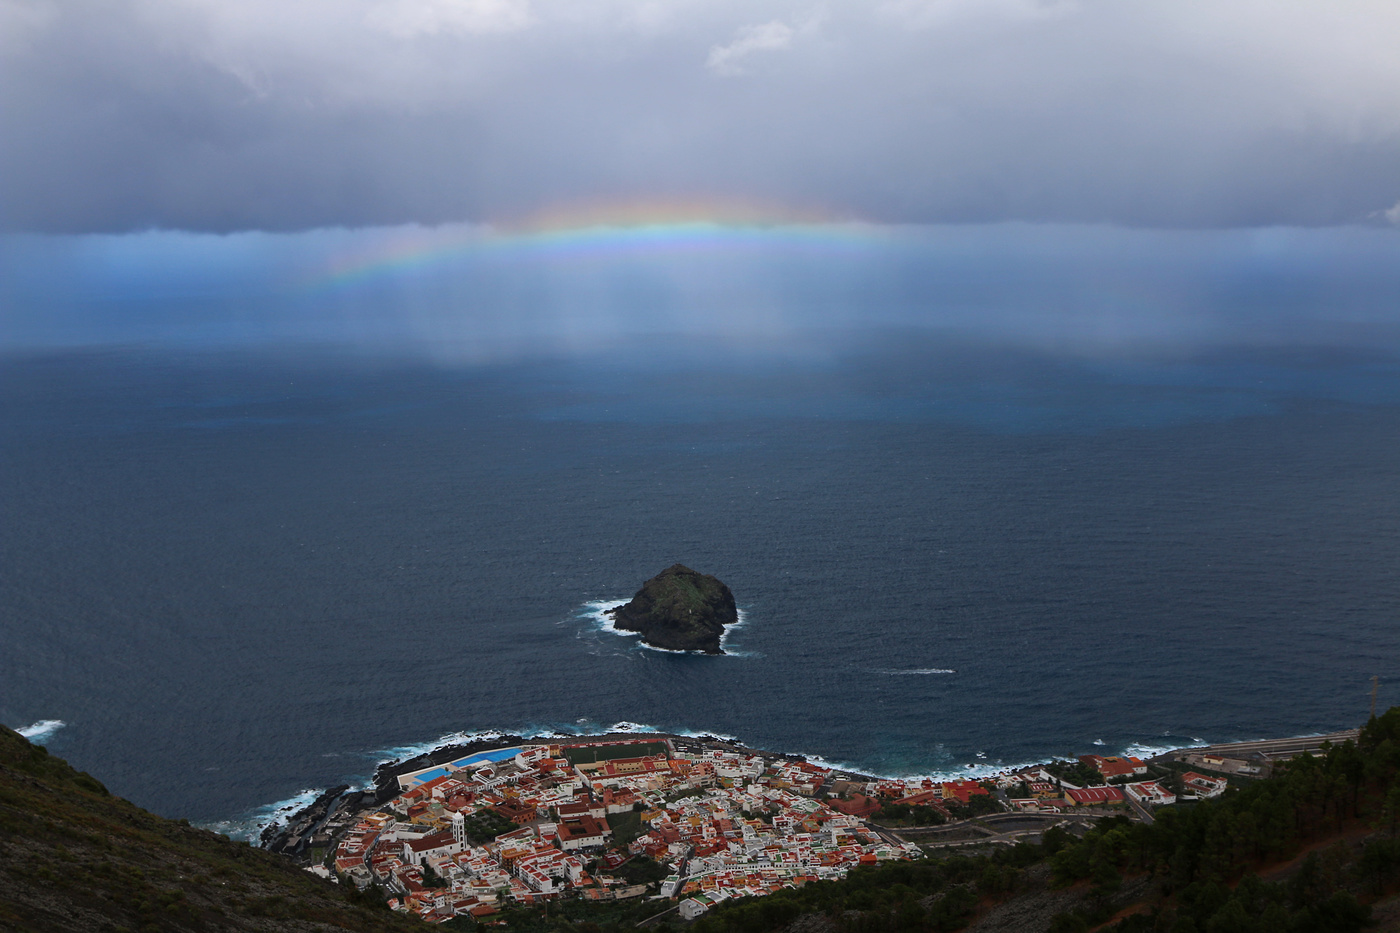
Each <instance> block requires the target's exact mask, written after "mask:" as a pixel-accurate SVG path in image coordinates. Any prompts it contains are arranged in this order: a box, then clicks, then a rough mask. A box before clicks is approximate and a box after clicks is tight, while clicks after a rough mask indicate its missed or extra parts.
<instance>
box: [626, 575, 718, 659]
mask: <svg viewBox="0 0 1400 933" xmlns="http://www.w3.org/2000/svg"><path fill="white" fill-rule="evenodd" d="M609 615H611V616H612V617H613V624H614V625H616V626H617V627H618V628H620V629H625V630H626V631H629V632H639V633H640V634H641V636H642V641H644V642H646V643H647V644H648V645H651V646H652V647H653V648H666V649H669V650H671V651H703V652H705V653H706V654H723V653H724V652H723V651H722V650H721V649H720V646H719V639H720V636H721V635H723V634H724V627H725V626H726V625H733V624H734V623H735V622H737V621H738V620H739V611H738V609H736V608H735V606H734V594H733V593H731V592H729V587H727V586H725V585H724V584H723V583H721V582H720V581H719V580H718V579H716V578H715V577H712V576H710V575H709V574H707V573H697V572H696V571H694V570H691V569H690V568H689V567H686V566H684V565H683V564H676V565H674V566H672V567H668V568H666V569H665V570H663V571H661V572H660V573H658V574H657V575H656V576H654V577H652V578H651V579H650V580H648V581H647V582H646V583H643V584H642V588H641V589H640V590H638V591H637V595H636V596H633V597H632V601H631V602H629V603H628V604H627V605H625V606H619V607H618V608H616V609H612V610H609Z"/></svg>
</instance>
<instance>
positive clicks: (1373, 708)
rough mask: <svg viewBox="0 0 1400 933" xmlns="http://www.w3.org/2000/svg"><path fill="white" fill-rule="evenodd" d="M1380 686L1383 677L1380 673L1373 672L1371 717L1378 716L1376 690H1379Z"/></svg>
mask: <svg viewBox="0 0 1400 933" xmlns="http://www.w3.org/2000/svg"><path fill="white" fill-rule="evenodd" d="M1380 687H1381V678H1380V675H1379V674H1372V675H1371V718H1372V719H1375V718H1376V691H1378V690H1379V689H1380Z"/></svg>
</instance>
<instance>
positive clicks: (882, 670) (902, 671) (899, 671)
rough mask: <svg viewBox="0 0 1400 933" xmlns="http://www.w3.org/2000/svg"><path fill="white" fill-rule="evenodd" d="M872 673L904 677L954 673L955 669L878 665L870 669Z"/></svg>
mask: <svg viewBox="0 0 1400 933" xmlns="http://www.w3.org/2000/svg"><path fill="white" fill-rule="evenodd" d="M870 673H872V674H888V675H889V676H891V677H904V676H908V675H911V674H956V673H957V671H955V670H953V669H952V668H951V667H910V668H891V667H879V668H875V669H874V670H872V671H871V672H870Z"/></svg>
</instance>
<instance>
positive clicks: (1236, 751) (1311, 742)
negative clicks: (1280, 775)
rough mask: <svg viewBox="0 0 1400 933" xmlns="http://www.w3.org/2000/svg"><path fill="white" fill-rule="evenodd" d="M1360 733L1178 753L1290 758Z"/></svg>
mask: <svg viewBox="0 0 1400 933" xmlns="http://www.w3.org/2000/svg"><path fill="white" fill-rule="evenodd" d="M1360 735H1361V730H1360V729H1347V730H1344V731H1342V732H1331V733H1328V734H1327V735H1302V736H1295V737H1294V738H1291V739H1262V740H1260V741H1258V742H1231V743H1228V744H1225V745H1207V746H1205V747H1204V748H1180V749H1177V753H1178V754H1185V753H1189V754H1192V755H1208V754H1217V755H1224V756H1225V757H1227V758H1247V757H1249V756H1250V755H1263V756H1264V757H1265V758H1272V759H1280V758H1292V757H1294V756H1295V755H1301V754H1303V752H1316V751H1320V750H1321V749H1322V743H1323V742H1331V743H1332V744H1333V745H1341V744H1342V743H1343V742H1346V741H1348V740H1350V741H1352V742H1355V741H1356V739H1357V737H1358V736H1360Z"/></svg>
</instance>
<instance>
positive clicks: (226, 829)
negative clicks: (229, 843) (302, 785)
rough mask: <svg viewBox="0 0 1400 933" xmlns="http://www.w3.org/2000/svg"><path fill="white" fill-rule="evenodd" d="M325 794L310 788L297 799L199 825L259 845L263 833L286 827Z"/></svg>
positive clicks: (321, 790) (320, 790) (289, 798)
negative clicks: (272, 828) (273, 828)
mask: <svg viewBox="0 0 1400 933" xmlns="http://www.w3.org/2000/svg"><path fill="white" fill-rule="evenodd" d="M325 792H326V790H325V788H313V787H308V788H306V789H305V790H303V791H302V792H301V793H299V794H297V795H296V796H295V797H288V798H287V799H286V800H279V801H277V802H276V803H269V804H266V805H264V806H261V807H256V808H255V809H252V810H249V811H248V812H246V813H244V814H243V815H242V816H239V817H236V818H234V819H231V820H219V821H217V822H213V823H201V824H199V825H200V826H202V827H203V828H205V829H208V830H212V831H213V832H216V833H223V834H224V835H225V836H228V837H229V838H230V839H239V840H242V841H244V842H249V843H252V844H253V845H257V844H258V843H259V842H261V841H262V834H263V831H264V830H266V829H267V828H268V827H269V826H274V827H279V828H280V827H282V826H285V825H286V824H287V822H288V821H289V820H291V818H292V817H293V816H295V815H296V814H297V813H299V812H300V811H302V810H304V809H306V808H307V807H309V806H311V804H312V803H313V802H314V801H315V800H316V798H317V797H319V796H321V795H322V794H324V793H325Z"/></svg>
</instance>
